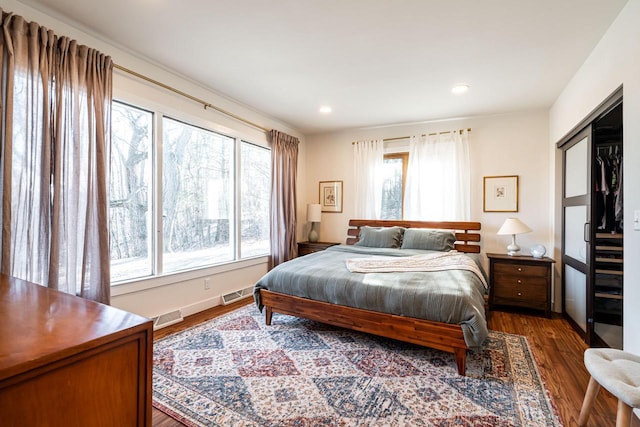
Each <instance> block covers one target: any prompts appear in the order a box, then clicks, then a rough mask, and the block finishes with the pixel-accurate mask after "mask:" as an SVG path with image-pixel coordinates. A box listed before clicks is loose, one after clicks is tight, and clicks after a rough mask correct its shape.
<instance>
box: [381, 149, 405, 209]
mask: <svg viewBox="0 0 640 427" xmlns="http://www.w3.org/2000/svg"><path fill="white" fill-rule="evenodd" d="M391 159H402V206H400V213H401V217H400V218H399V219H400V220H403V219H404V195H405V189H406V185H407V170H408V168H409V152H408V151H399V152H394V153H385V154H384V157H383V161H385V160H391Z"/></svg>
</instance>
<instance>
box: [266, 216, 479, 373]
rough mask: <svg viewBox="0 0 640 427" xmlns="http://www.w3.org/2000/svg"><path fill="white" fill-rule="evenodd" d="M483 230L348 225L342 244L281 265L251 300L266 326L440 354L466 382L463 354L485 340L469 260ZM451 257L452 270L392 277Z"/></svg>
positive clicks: (463, 225)
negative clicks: (302, 326) (296, 321)
mask: <svg viewBox="0 0 640 427" xmlns="http://www.w3.org/2000/svg"><path fill="white" fill-rule="evenodd" d="M480 228H481V226H480V223H478V222H425V221H369V220H351V221H350V222H349V230H348V236H347V239H346V245H337V246H333V247H330V248H328V249H326V250H324V251H321V252H316V253H312V254H309V255H305V256H303V257H298V258H295V259H293V260H290V261H288V262H286V263H283V264H280V265H278V266H277V267H276V268H274V269H273V270H271V271H270V272H268V273H267V274H266V275H265V276H263V277H262V278H261V279H260V280H259V281H258V282H257V283H256V285H255V287H254V298H255V301H256V304H257V305H258V308H260V309H261V310H263V309H264V310H265V322H266V324H267V325H270V324H271V320H272V315H273V313H274V312H277V313H282V314H288V315H292V316H297V317H303V318H307V319H311V320H315V321H319V322H323V323H327V324H331V325H335V326H339V327H344V328H348V329H353V330H357V331H361V332H366V333H370V334H375V335H380V336H384V337H388V338H393V339H397V340H401V341H406V342H410V343H414V344H419V345H423V346H426V347H431V348H435V349H439V350H444V351H447V352H450V353H453V354H454V356H455V359H456V365H457V369H458V373H459V374H460V375H464V374H465V365H466V354H467V350H468V349H470V348H474V347H479V346H480V345H481V344H482V342H483V341H484V339H485V338H486V336H487V335H488V330H487V324H486V317H485V311H484V296H485V295H486V293H487V288H486V286H487V285H486V277H485V274H484V271H483V270H482V267H481V263H480V262H479V260H478V259H475V260H472V259H471V257H474V256H475V257H477V255H478V254H479V252H480V245H479V242H480V234H479V232H478V230H480ZM398 229H401V230H402V232H401V234H402V235H401V237H400V241H399V242H397V233H396V231H397V230H398ZM425 229H426V230H425ZM427 235H428V236H429V237H428V239H427V240H424V239H425V237H424V236H427ZM434 235H435V236H436V237H437V238H436V239H435V240H433V239H434V238H433V236H434ZM389 236H393V238H394V239H396V240H393V239H391V237H389ZM441 236H445V240H442V237H441ZM361 239H362V240H361ZM425 241H426V242H428V245H427V246H424V245H423V242H425ZM372 242H373V243H372ZM408 242H411V243H408ZM434 242H435V246H433V245H434ZM396 243H397V244H396ZM416 243H418V244H416ZM442 245H444V246H442ZM394 246H395V247H394ZM448 249H455V251H449V250H448ZM463 254H465V255H463ZM467 255H469V256H467ZM453 258H455V259H456V260H455V267H454V268H451V267H445V268H442V269H440V268H436V269H435V270H436V271H422V267H420V268H417V269H409V270H402V271H396V270H395V268H396V267H395V265H396V264H397V265H400V264H401V263H402V264H403V265H406V264H404V263H406V262H407V261H409V262H414V263H415V262H417V263H420V262H422V261H421V260H428V262H429V263H431V262H433V261H432V260H434V259H435V260H436V261H438V260H442V261H445V262H452V261H450V259H453ZM461 258H469V260H467V259H461ZM463 261H464V262H463ZM438 262H439V261H438ZM472 264H473V265H475V267H474V266H473V265H472ZM429 265H431V264H429ZM389 266H391V267H393V268H391V267H389ZM385 267H386V268H389V269H390V272H388V271H387V270H385V269H384V268H385ZM367 268H374V269H373V270H367ZM380 268H383V269H382V270H379V269H380ZM404 268H406V267H404ZM350 269H353V270H354V272H352V271H350ZM427 269H432V268H427Z"/></svg>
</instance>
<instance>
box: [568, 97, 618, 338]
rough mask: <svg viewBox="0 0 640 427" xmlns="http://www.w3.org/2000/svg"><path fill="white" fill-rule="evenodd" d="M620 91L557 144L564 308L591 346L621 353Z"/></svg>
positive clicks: (571, 321)
mask: <svg viewBox="0 0 640 427" xmlns="http://www.w3.org/2000/svg"><path fill="white" fill-rule="evenodd" d="M622 108H623V104H622V89H621V88H620V89H619V90H617V91H616V92H615V93H614V94H612V95H611V96H610V97H609V98H608V99H607V100H605V101H604V102H603V103H602V104H601V105H600V106H599V107H598V108H597V109H596V110H594V112H593V113H591V114H590V115H589V117H587V119H585V120H584V121H583V122H582V123H581V124H580V125H579V126H577V127H576V129H575V130H574V131H573V132H571V133H570V134H569V135H568V136H567V137H565V138H563V140H561V141H560V142H559V143H558V148H560V149H561V150H562V160H563V197H562V263H561V266H562V290H563V292H562V293H563V300H562V311H563V314H564V316H565V317H566V318H567V320H568V321H569V323H571V325H572V326H573V327H574V329H576V331H578V332H579V333H580V334H581V335H582V336H583V338H584V340H585V341H586V342H587V344H589V345H590V346H592V347H601V346H608V347H614V348H622V328H623V321H622V319H623V313H622V306H623V299H624V292H623V272H624V238H623V224H624V221H623V206H622V203H623V199H622V188H623V182H624V179H623V169H622V160H623V144H622Z"/></svg>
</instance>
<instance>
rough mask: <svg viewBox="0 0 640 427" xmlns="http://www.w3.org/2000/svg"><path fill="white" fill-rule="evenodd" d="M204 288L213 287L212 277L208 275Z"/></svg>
mask: <svg viewBox="0 0 640 427" xmlns="http://www.w3.org/2000/svg"><path fill="white" fill-rule="evenodd" d="M204 289H205V290H207V289H211V279H210V278H208V277H207V278H206V279H204Z"/></svg>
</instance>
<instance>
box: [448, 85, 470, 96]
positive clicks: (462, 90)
mask: <svg viewBox="0 0 640 427" xmlns="http://www.w3.org/2000/svg"><path fill="white" fill-rule="evenodd" d="M468 90H469V85H457V86H454V87H453V88H451V93H453V94H454V95H461V94H463V93H465V92H467V91H468Z"/></svg>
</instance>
